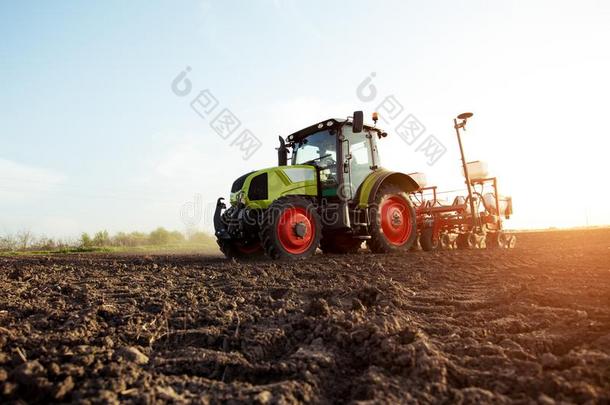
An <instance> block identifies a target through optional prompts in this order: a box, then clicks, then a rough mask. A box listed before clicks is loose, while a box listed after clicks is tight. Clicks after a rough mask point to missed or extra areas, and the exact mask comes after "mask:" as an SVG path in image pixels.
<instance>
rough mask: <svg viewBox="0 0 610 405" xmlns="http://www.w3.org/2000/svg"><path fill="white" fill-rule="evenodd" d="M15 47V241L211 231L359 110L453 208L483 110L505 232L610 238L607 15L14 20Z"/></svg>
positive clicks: (480, 10) (1, 182) (142, 6)
mask: <svg viewBox="0 0 610 405" xmlns="http://www.w3.org/2000/svg"><path fill="white" fill-rule="evenodd" d="M0 38H1V39H0V80H1V83H2V87H1V90H0V141H1V145H2V146H1V147H0V234H6V233H16V232H19V231H22V230H28V231H30V232H32V233H35V234H37V235H47V236H53V237H64V238H70V237H77V236H78V235H79V234H80V233H81V232H94V231H97V230H100V229H107V230H108V231H110V232H111V233H112V232H119V231H132V230H140V231H150V230H152V229H154V228H156V227H158V226H164V227H166V228H169V229H175V230H184V229H185V228H186V227H187V226H191V227H193V226H194V227H197V228H199V229H202V230H208V231H209V230H211V229H212V222H211V210H212V209H213V206H214V204H215V201H216V199H217V198H218V197H221V196H223V197H228V194H229V189H230V186H231V183H232V181H233V180H234V179H235V178H237V177H238V176H240V175H241V174H243V173H245V172H247V171H250V170H254V169H258V168H264V167H270V166H274V165H275V164H276V151H275V147H276V146H277V136H278V135H287V134H289V133H292V132H294V131H296V130H298V129H301V128H303V127H305V126H308V125H311V124H313V123H316V122H318V121H321V120H323V119H326V118H329V117H339V118H341V117H346V116H348V115H351V114H352V112H353V111H354V110H363V111H364V112H365V116H366V117H369V116H370V114H371V113H372V112H373V111H375V110H378V111H379V113H380V115H381V121H380V123H379V126H381V127H383V128H384V129H387V131H388V133H389V136H388V137H387V138H385V139H383V140H382V142H381V144H380V150H381V154H382V164H383V166H384V167H386V168H389V169H392V170H397V171H402V172H406V173H411V172H423V173H425V174H426V177H427V179H428V183H429V184H430V185H436V186H438V187H439V189H442V190H453V189H456V188H460V187H462V186H463V178H462V177H461V168H460V160H459V150H458V148H457V141H456V136H455V132H454V130H453V121H452V120H453V118H454V117H455V116H456V115H457V114H459V113H461V112H464V111H472V112H474V117H473V118H472V119H471V120H469V122H468V126H467V131H466V132H465V133H464V134H463V142H464V147H465V151H466V157H467V159H468V160H484V161H486V162H487V164H488V167H489V169H490V173H491V174H493V175H496V176H497V177H498V179H499V186H500V191H501V193H502V194H505V195H510V196H512V197H513V205H514V211H515V214H514V216H513V217H511V220H510V221H509V222H508V223H507V226H508V227H509V228H514V229H522V228H546V227H570V226H582V225H587V224H588V225H601V224H610V210H608V208H607V207H608V199H609V197H610V191H609V190H608V187H607V183H608V182H607V180H606V177H607V176H608V174H609V173H610V170H609V169H610V163H609V160H610V159H609V158H608V156H607V155H608V146H609V145H610V142H609V141H608V138H609V136H610V133H609V132H610V131H609V130H608V127H609V125H610V124H609V123H608V119H607V117H608V113H607V111H608V108H609V103H608V95H609V94H610V75H609V74H608V72H610V46H609V44H610V2H607V1H602V0H599V1H579V2H568V1H505V2H489V1H430V2H423V1H422V2H414V1H379V2H372V1H371V2H366V1H349V2H348V1H336V2H324V1H307V2H305V1H289V0H285V1H284V0H275V1H270V0H260V1H245V0H244V1H224V2H222V1H209V0H206V1H202V0H198V1H182V2H169V1H155V2H149V1H137V0H135V1H129V2H124V1H104V2H101V1H100V2H76V1H74V2H70V1H58V2H48V1H24V2H2V3H0ZM182 73H185V75H184V76H181V77H178V76H179V75H180V74H182ZM187 82H188V85H187ZM185 86H186V87H185ZM202 92H203V93H202ZM202 94H205V95H206V98H205V100H207V101H209V102H210V104H206V108H207V107H209V108H211V107H212V106H214V110H213V111H211V112H210V113H209V114H208V113H207V112H206V111H207V109H205V111H203V113H202V108H201V106H202V105H203V104H201V102H202V100H204V99H202V98H201V95H202ZM194 100H199V102H200V104H198V105H199V107H200V108H199V110H198V111H199V113H197V112H196V111H195V109H194V108H193V107H192V105H191V103H192V102H193V101H194ZM210 100H213V102H212V101H210ZM225 109H226V110H227V111H230V112H231V114H232V115H233V116H234V117H235V118H236V119H238V120H239V122H240V123H241V124H240V126H239V128H237V129H236V130H235V131H236V132H235V133H233V134H228V135H227V134H226V133H222V131H220V132H217V131H215V130H214V128H213V125H214V119H215V116H216V115H217V114H218V113H220V112H221V111H225ZM406 117H411V119H413V117H414V118H415V119H416V120H417V122H419V123H420V124H421V126H422V128H425V130H424V131H423V134H421V136H420V137H419V138H417V140H416V141H414V142H412V143H410V142H406V141H405V140H404V139H403V138H401V137H400V136H399V135H398V134H397V132H396V128H397V127H398V124H400V123H401V122H402V120H403V119H406ZM246 129H247V130H249V131H250V132H248V134H250V135H249V136H254V137H255V138H256V139H258V140H259V142H260V148H258V149H256V150H253V149H249V150H248V152H250V153H251V156H249V157H248V158H244V155H246V153H245V152H244V151H243V150H242V149H240V147H239V142H236V139H237V137H238V136H239V134H241V132H242V131H243V130H246ZM224 136H226V139H224ZM430 136H433V137H434V138H429V137H430ZM251 139H252V138H251ZM425 139H434V140H435V142H437V143H438V145H441V147H442V150H444V151H445V152H444V153H443V154H442V155H440V156H439V155H437V157H438V159H437V160H435V161H434V162H433V164H431V162H430V160H431V159H430V158H429V157H428V156H426V155H425V153H424V152H423V151H422V149H421V148H419V149H418V147H419V146H421V143H422V142H423V141H424V140H425Z"/></svg>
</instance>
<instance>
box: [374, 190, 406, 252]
mask: <svg viewBox="0 0 610 405" xmlns="http://www.w3.org/2000/svg"><path fill="white" fill-rule="evenodd" d="M388 199H396V200H397V201H401V204H403V207H404V208H405V210H404V212H402V213H401V214H402V217H401V218H400V219H399V220H401V221H410V228H409V230H408V232H407V235H406V238H405V239H404V241H403V240H401V241H399V242H396V241H395V242H392V241H391V239H390V238H389V237H387V236H386V235H385V234H384V231H383V228H382V218H381V214H382V213H381V211H382V209H383V205H384V203H386V202H387V200H388ZM369 217H370V220H371V226H370V229H371V231H370V232H371V239H369V240H367V242H366V244H367V246H368V247H369V249H371V252H373V253H393V252H401V251H408V250H409V249H410V248H411V246H412V245H413V243H414V242H415V240H416V238H417V223H416V217H415V209H414V208H413V205H412V204H411V201H410V200H409V197H408V195H407V193H405V192H404V191H403V190H401V189H400V188H399V187H397V186H395V185H393V184H388V185H383V186H381V188H380V189H379V190H378V191H377V195H376V197H375V205H374V206H373V207H372V208H371V209H370V215H369Z"/></svg>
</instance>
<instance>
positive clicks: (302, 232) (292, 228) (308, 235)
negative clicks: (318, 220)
mask: <svg viewBox="0 0 610 405" xmlns="http://www.w3.org/2000/svg"><path fill="white" fill-rule="evenodd" d="M315 233H316V229H315V223H314V221H313V220H312V218H311V214H310V213H309V212H307V210H306V209H305V208H302V207H292V208H286V209H285V210H284V211H283V212H282V214H281V215H280V219H279V222H278V224H277V234H278V239H279V241H280V243H281V245H282V247H283V248H284V249H285V250H286V251H287V252H288V253H291V254H293V255H298V254H301V253H303V252H306V251H307V250H308V249H309V248H310V247H311V244H312V243H313V241H314V239H315V237H314V236H315Z"/></svg>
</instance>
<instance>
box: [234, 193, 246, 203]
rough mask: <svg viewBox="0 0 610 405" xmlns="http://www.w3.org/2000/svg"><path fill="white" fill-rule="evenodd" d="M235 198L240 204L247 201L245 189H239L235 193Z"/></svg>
mask: <svg viewBox="0 0 610 405" xmlns="http://www.w3.org/2000/svg"><path fill="white" fill-rule="evenodd" d="M235 200H236V201H237V202H238V203H240V204H245V203H246V194H245V193H244V190H239V191H238V192H237V194H236V195H235Z"/></svg>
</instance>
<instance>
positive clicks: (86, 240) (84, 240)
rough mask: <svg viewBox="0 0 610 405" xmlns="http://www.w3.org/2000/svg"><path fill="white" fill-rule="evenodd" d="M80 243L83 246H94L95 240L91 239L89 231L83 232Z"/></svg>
mask: <svg viewBox="0 0 610 405" xmlns="http://www.w3.org/2000/svg"><path fill="white" fill-rule="evenodd" d="M80 245H81V246H82V247H86V248H88V247H91V246H93V240H92V239H91V236H89V234H88V233H87V232H83V233H82V234H81V235H80Z"/></svg>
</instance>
